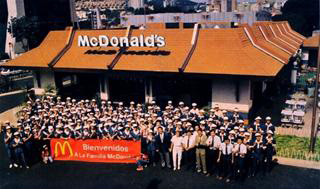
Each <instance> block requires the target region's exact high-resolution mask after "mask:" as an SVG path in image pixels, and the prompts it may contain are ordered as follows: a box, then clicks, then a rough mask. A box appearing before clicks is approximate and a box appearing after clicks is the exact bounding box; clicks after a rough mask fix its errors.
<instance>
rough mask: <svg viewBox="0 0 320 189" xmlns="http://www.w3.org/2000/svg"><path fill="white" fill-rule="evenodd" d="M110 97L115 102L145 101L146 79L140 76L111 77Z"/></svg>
mask: <svg viewBox="0 0 320 189" xmlns="http://www.w3.org/2000/svg"><path fill="white" fill-rule="evenodd" d="M109 85H110V99H111V100H112V101H114V102H124V103H125V104H127V105H128V104H129V103H130V101H134V102H136V103H144V98H145V94H144V79H139V78H110V79H109Z"/></svg>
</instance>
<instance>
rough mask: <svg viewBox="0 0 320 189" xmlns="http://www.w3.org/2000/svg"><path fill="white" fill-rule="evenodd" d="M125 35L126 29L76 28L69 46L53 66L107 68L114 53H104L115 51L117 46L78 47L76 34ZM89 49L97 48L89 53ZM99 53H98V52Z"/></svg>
mask: <svg viewBox="0 0 320 189" xmlns="http://www.w3.org/2000/svg"><path fill="white" fill-rule="evenodd" d="M79 35H88V36H91V37H93V36H99V35H107V36H110V37H111V36H117V37H123V36H126V30H78V31H76V33H75V36H74V39H73V42H72V46H71V48H70V49H69V50H68V51H67V52H66V53H65V54H64V55H63V56H62V58H61V59H60V60H59V61H58V62H57V63H56V65H55V66H54V68H79V69H107V65H109V64H110V63H111V62H112V60H113V59H114V58H115V56H116V54H115V53H113V54H104V53H107V52H110V51H115V52H117V51H118V50H119V48H115V47H79V46H78V36H79ZM89 50H90V51H95V50H97V53H95V54H92V53H91V54H90V53H88V52H89ZM99 53H100V54H99Z"/></svg>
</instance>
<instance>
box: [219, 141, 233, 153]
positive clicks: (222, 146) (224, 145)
mask: <svg viewBox="0 0 320 189" xmlns="http://www.w3.org/2000/svg"><path fill="white" fill-rule="evenodd" d="M232 149H233V145H232V144H231V143H230V144H228V145H227V147H226V143H221V145H220V150H221V152H222V154H223V155H226V154H228V155H230V154H231V153H232ZM226 150H227V153H226Z"/></svg>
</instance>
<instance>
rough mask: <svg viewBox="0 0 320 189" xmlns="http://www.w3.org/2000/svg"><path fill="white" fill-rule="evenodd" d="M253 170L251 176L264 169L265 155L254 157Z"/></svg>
mask: <svg viewBox="0 0 320 189" xmlns="http://www.w3.org/2000/svg"><path fill="white" fill-rule="evenodd" d="M252 161H253V162H252V172H251V176H255V175H256V174H257V173H258V172H260V171H264V156H263V155H255V156H254V157H253V158H252Z"/></svg>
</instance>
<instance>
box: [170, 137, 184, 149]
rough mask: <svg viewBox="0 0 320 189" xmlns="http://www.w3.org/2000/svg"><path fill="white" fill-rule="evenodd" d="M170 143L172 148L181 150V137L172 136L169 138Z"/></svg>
mask: <svg viewBox="0 0 320 189" xmlns="http://www.w3.org/2000/svg"><path fill="white" fill-rule="evenodd" d="M171 142H172V144H173V148H176V149H180V148H181V149H182V147H183V137H181V136H179V137H177V136H176V135H175V136H173V137H172V138H171Z"/></svg>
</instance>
